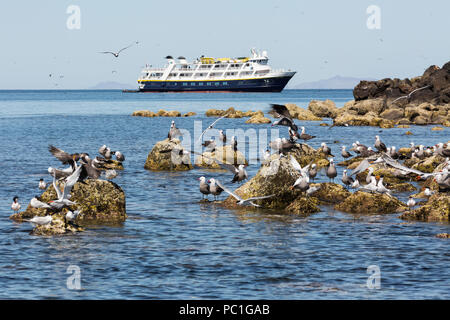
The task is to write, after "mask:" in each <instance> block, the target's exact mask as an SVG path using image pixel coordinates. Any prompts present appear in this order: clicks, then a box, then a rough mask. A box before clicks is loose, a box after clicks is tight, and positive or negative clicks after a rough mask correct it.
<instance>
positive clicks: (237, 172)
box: [219, 162, 248, 183]
mask: <svg viewBox="0 0 450 320" xmlns="http://www.w3.org/2000/svg"><path fill="white" fill-rule="evenodd" d="M219 165H220V166H221V167H222V168H225V169H227V170H228V171H230V172H231V173H233V174H234V177H233V180H231V182H232V183H235V182H241V181H242V180H245V179H248V173H247V171H246V170H245V165H243V164H240V165H239V166H237V167H236V166H235V165H232V164H228V163H220V162H219Z"/></svg>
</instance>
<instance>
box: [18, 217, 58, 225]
mask: <svg viewBox="0 0 450 320" xmlns="http://www.w3.org/2000/svg"><path fill="white" fill-rule="evenodd" d="M52 220H53V218H52V216H49V215H47V216H45V217H38V216H36V217H33V218H32V219H30V220H24V221H28V222H30V223H31V224H32V225H33V226H34V227H36V226H48V225H50V223H51V222H52Z"/></svg>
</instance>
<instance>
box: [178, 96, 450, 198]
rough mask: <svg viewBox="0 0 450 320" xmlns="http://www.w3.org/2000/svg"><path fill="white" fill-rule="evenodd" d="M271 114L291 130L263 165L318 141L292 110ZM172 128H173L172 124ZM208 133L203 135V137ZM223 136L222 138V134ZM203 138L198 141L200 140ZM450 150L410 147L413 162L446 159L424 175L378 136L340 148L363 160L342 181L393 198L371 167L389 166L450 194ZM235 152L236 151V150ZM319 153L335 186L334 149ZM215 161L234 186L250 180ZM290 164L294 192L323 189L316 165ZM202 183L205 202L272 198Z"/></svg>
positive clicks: (274, 108)
mask: <svg viewBox="0 0 450 320" xmlns="http://www.w3.org/2000/svg"><path fill="white" fill-rule="evenodd" d="M270 113H271V114H272V115H273V116H274V117H275V118H277V120H276V121H275V122H274V123H273V124H272V126H286V127H288V132H289V138H277V139H275V140H274V141H271V142H270V143H269V149H267V150H266V152H265V153H264V155H263V163H267V162H268V161H270V157H271V152H270V149H272V150H273V151H275V152H276V153H278V154H279V155H280V157H283V156H287V154H288V153H289V151H291V150H293V149H296V148H298V144H297V143H296V140H298V139H302V140H305V141H308V140H310V139H313V138H316V137H315V136H312V135H309V134H307V133H306V132H305V131H306V130H305V127H301V131H300V133H299V130H298V126H297V125H296V124H295V122H294V120H293V117H292V116H291V115H290V113H289V110H288V108H287V107H286V106H283V105H276V104H272V105H271V111H270ZM221 118H223V117H221ZM221 118H219V119H217V120H216V121H215V122H214V123H213V124H212V125H211V126H209V127H208V128H207V129H206V130H209V129H212V128H213V125H214V124H216V123H217V121H219V120H220V119H221ZM172 125H174V123H173V122H172ZM171 130H172V127H171ZM206 130H205V132H206ZM205 132H203V133H202V136H203V134H204V133H205ZM221 134H223V131H222V130H221ZM202 136H201V137H202ZM201 137H200V139H199V140H201ZM234 138H235V137H233V139H234ZM225 141H226V140H225V139H224V140H222V142H225ZM234 141H235V140H234ZM203 146H204V147H206V148H207V149H209V150H211V149H214V148H215V146H216V141H214V140H208V141H205V142H204V143H203ZM447 147H448V146H447V145H445V144H444V143H438V144H437V145H435V146H432V147H430V148H425V147H424V146H423V145H420V146H417V147H415V146H414V144H413V143H411V150H412V152H411V157H412V158H418V159H424V158H425V157H428V156H432V155H440V156H443V157H446V158H447V159H446V166H445V168H444V169H443V170H441V172H439V173H424V172H421V171H419V170H415V169H411V168H409V167H406V166H404V165H402V164H400V163H399V162H398V161H397V160H398V159H400V158H402V159H404V157H405V156H404V155H400V154H399V153H398V152H397V149H396V147H395V146H391V147H387V146H386V144H385V143H383V142H382V141H381V138H380V136H378V135H376V136H375V141H374V145H373V148H372V147H371V146H366V145H364V144H362V143H360V142H359V141H355V142H354V143H353V144H352V148H350V149H349V150H348V151H347V149H346V146H341V155H342V157H343V158H344V159H348V158H350V157H353V156H357V157H361V158H363V160H362V161H361V162H360V164H359V165H358V166H357V167H356V168H355V169H353V170H352V172H351V173H349V171H348V170H347V169H345V170H343V172H342V177H341V181H342V184H343V185H344V186H345V187H346V188H352V189H357V190H362V191H366V192H371V193H381V194H386V195H388V196H390V197H392V190H390V189H389V188H387V187H386V185H385V182H384V177H382V176H380V177H375V176H374V175H373V172H374V168H373V167H372V166H371V165H372V164H377V163H383V164H384V165H385V166H387V167H389V166H390V167H392V168H394V169H396V171H395V172H396V173H397V174H398V176H399V177H406V176H407V175H408V174H411V175H416V176H417V177H419V178H420V179H426V178H428V177H430V176H434V181H436V182H437V183H438V185H439V187H440V190H442V191H448V190H450V175H449V172H448V169H449V165H450V161H449V159H448V157H449V156H450V149H448V148H447ZM234 150H237V148H236V149H234ZM319 150H320V151H321V152H322V153H324V154H325V155H326V157H332V158H331V159H330V160H329V165H328V166H327V167H326V168H325V175H326V176H327V177H328V178H329V180H330V181H331V182H334V180H335V178H336V177H337V176H338V171H337V169H336V166H335V163H334V160H333V157H334V155H333V154H332V151H331V148H330V147H329V146H327V144H326V143H325V142H322V143H321V146H320V149H319ZM211 160H213V159H211ZM214 161H216V162H218V163H219V165H220V166H221V167H223V168H225V169H227V170H229V171H230V172H231V173H232V174H233V175H234V176H233V179H232V180H231V182H232V183H234V182H239V181H243V180H245V179H248V174H247V172H246V171H245V166H244V165H239V166H233V165H228V164H225V163H221V162H220V161H217V160H216V159H214ZM290 164H291V165H292V167H293V168H294V169H295V171H297V172H298V173H299V174H300V177H299V178H298V179H297V180H296V181H295V183H294V184H293V185H292V186H291V189H296V190H300V191H301V192H304V193H305V194H306V195H307V196H310V195H312V194H313V193H314V192H316V191H318V190H319V189H320V185H319V186H311V185H310V183H311V181H313V180H314V179H315V177H316V175H317V174H318V170H317V167H316V164H314V163H310V164H308V165H307V166H305V167H301V166H300V164H299V163H298V161H297V160H296V159H295V158H294V157H293V156H292V155H291V157H290ZM361 172H367V176H366V179H365V180H364V181H363V182H365V183H362V181H360V180H358V179H357V178H356V175H357V174H359V173H361ZM199 180H200V186H199V187H200V192H201V193H202V196H203V198H204V197H205V196H207V195H209V194H212V195H213V196H214V199H215V200H216V199H217V196H219V195H220V194H221V193H222V192H223V191H225V192H226V193H228V194H229V195H231V196H232V197H234V198H235V199H236V201H237V202H238V203H239V204H240V205H253V206H257V205H255V203H253V201H256V200H260V199H266V198H270V197H272V196H273V195H270V196H267V197H260V198H250V199H242V198H241V197H239V196H238V195H236V193H235V192H232V191H230V190H229V189H227V188H226V187H225V186H224V185H222V184H221V183H220V182H219V181H218V180H217V179H209V180H208V181H207V180H206V178H205V177H201V178H200V179H199ZM433 193H434V191H431V190H430V189H429V188H426V189H425V191H424V194H425V196H427V197H430V196H431V195H432V194H433ZM410 199H412V198H410ZM413 201H414V199H412V200H410V201H409V202H408V206H410V207H412V206H414V205H415V204H416V203H415V202H414V205H412V206H411V205H410V204H411V203H412V202H413Z"/></svg>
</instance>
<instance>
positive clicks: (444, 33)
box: [0, 0, 450, 89]
mask: <svg viewBox="0 0 450 320" xmlns="http://www.w3.org/2000/svg"><path fill="white" fill-rule="evenodd" d="M71 5H75V6H78V7H79V9H80V19H79V21H80V28H79V29H69V28H68V27H67V20H68V19H69V18H70V17H71V16H72V14H71V13H67V9H68V7H69V6H71ZM370 6H377V8H379V19H376V20H373V19H372V18H373V17H374V16H373V14H374V12H373V11H370V12H369V13H367V9H368V7H370ZM448 12H450V1H446V0H428V1H416V0H409V1H407V0H396V1H392V0H368V1H366V0H342V1H335V0H330V1H325V0H315V1H300V0H292V1H290V0H271V1H269V0H259V1H242V0H239V1H235V0H227V1H212V0H209V1H206V0H204V1H197V0H189V1H188V0H184V1H177V0H171V1H160V0H158V1H154V0H128V1H106V0H95V1H92V0H70V1H66V0H53V1H51V0H40V1H31V0H30V1H23V0H15V1H2V2H1V3H0V45H1V50H0V52H1V53H0V57H1V59H0V89H85V88H89V87H92V86H95V85H96V84H97V83H99V82H106V81H114V82H120V83H125V84H130V85H133V86H134V85H136V87H137V83H136V80H137V78H138V76H139V73H140V70H141V69H142V67H143V66H144V65H145V64H146V63H148V64H151V65H153V66H163V65H164V63H165V59H164V57H165V56H166V55H168V54H170V55H173V56H176V57H178V56H180V55H183V56H185V57H187V58H188V60H193V59H195V58H197V57H199V56H201V55H205V56H213V57H238V56H248V55H249V54H250V49H251V48H253V47H254V48H257V49H260V50H267V52H268V55H269V58H270V61H269V63H270V65H271V66H272V67H274V68H284V69H291V70H295V71H297V74H296V75H295V77H294V78H293V79H292V80H291V84H296V83H302V82H310V81H316V80H320V79H327V78H330V77H333V76H335V75H341V76H350V77H358V78H375V79H381V78H386V77H398V78H405V77H414V76H417V75H421V74H422V73H423V71H424V70H425V69H426V68H427V67H428V66H430V65H433V64H435V65H438V66H442V65H443V64H444V63H446V62H447V61H450V41H448V39H447V38H448V35H449V32H450V19H448ZM368 20H370V21H371V22H372V24H371V27H372V28H369V27H368V24H367V21H368ZM70 21H72V20H70ZM374 21H375V22H376V23H375V24H374ZM377 23H378V24H377ZM373 26H378V27H379V28H378V29H377V28H373ZM136 41H138V42H139V44H137V45H134V46H133V47H131V48H129V49H127V50H125V51H124V52H122V54H121V55H120V56H119V58H115V57H114V56H112V55H104V54H100V53H99V52H100V51H117V50H119V49H121V48H123V47H125V46H127V45H129V44H131V43H135V42H136ZM113 70H114V71H116V72H114V73H113ZM49 74H52V75H53V76H52V77H49ZM60 76H63V78H60Z"/></svg>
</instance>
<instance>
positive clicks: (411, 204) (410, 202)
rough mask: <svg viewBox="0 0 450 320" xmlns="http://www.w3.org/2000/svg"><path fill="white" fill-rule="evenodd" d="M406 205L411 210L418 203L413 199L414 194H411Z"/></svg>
mask: <svg viewBox="0 0 450 320" xmlns="http://www.w3.org/2000/svg"><path fill="white" fill-rule="evenodd" d="M406 205H407V206H408V207H409V210H410V211H411V209H412V208H413V207H414V206H415V205H416V201H415V200H414V199H413V197H412V196H409V200H408V202H406Z"/></svg>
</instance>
